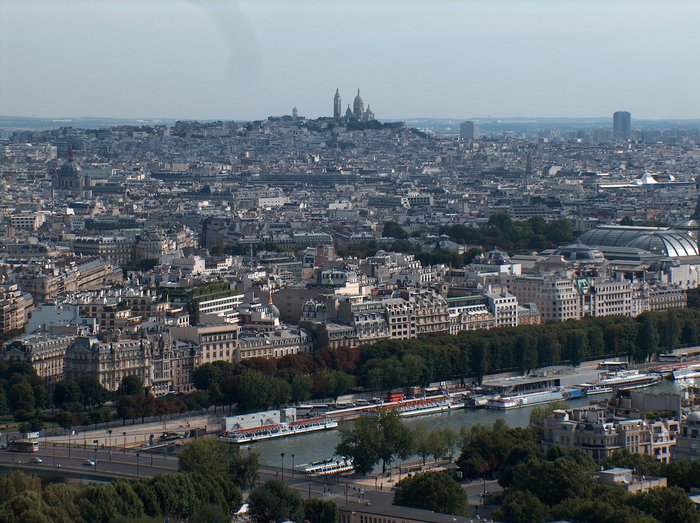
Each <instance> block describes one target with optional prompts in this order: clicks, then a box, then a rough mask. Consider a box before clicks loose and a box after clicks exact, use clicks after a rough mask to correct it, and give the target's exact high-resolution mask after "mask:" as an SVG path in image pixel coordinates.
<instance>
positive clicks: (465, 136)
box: [459, 121, 480, 140]
mask: <svg viewBox="0 0 700 523" xmlns="http://www.w3.org/2000/svg"><path fill="white" fill-rule="evenodd" d="M479 136H480V133H479V122H473V121H466V122H464V123H461V124H459V137H460V138H461V139H462V140H478V139H479Z"/></svg>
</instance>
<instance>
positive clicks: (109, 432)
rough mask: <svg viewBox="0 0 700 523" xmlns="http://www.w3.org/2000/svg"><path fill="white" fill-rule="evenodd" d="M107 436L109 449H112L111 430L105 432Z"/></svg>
mask: <svg viewBox="0 0 700 523" xmlns="http://www.w3.org/2000/svg"><path fill="white" fill-rule="evenodd" d="M107 434H109V448H110V449H111V448H112V429H109V430H107Z"/></svg>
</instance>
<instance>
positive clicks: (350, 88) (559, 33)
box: [0, 0, 700, 120]
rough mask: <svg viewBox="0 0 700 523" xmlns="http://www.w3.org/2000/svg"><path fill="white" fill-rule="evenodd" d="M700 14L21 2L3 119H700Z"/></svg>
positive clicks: (575, 5) (2, 89)
mask: <svg viewBox="0 0 700 523" xmlns="http://www.w3.org/2000/svg"><path fill="white" fill-rule="evenodd" d="M697 15H700V6H698V5H696V4H694V3H691V2H685V1H678V2H673V3H671V4H670V5H669V4H668V3H662V2H658V1H646V2H628V1H621V2H616V3H615V4H614V5H608V4H606V3H604V2H585V3H584V2H567V3H566V5H562V4H561V3H555V2H549V1H533V2H527V3H516V2H499V3H498V4H497V5H493V4H491V3H486V2H478V1H474V2H463V3H458V2H449V1H445V2H437V3H428V2H421V1H412V2H402V3H398V2H382V3H381V5H375V4H372V3H369V2H353V3H346V2H334V3H327V2H317V1H303V2H294V3H285V2H274V1H271V2H265V3H259V2H258V3H255V2H250V1H242V2H233V3H226V4H224V3H219V2H212V1H199V2H186V1H178V2H167V3H166V2H160V1H155V0H153V1H149V2H145V3H138V4H137V3H131V4H130V3H129V2H126V3H124V2H120V3H118V4H117V3H101V4H99V5H93V4H91V3H88V2H85V1H82V0H75V1H69V2H61V3H60V5H54V4H53V3H49V2H32V3H31V4H29V5H27V3H26V2H17V1H13V0H8V1H5V2H3V3H2V4H0V53H1V54H0V56H1V58H2V59H1V60H0V74H1V75H2V76H3V78H4V80H5V81H4V82H3V85H2V86H0V114H4V115H17V116H36V117H54V118H59V117H81V116H84V117H115V118H131V117H138V118H179V119H233V120H254V119H261V118H265V117H267V116H269V115H280V114H291V111H292V107H294V106H296V107H297V108H298V110H299V114H300V115H303V116H307V117H309V118H316V117H319V116H332V114H333V113H332V96H333V93H335V90H336V88H339V89H340V93H341V95H343V97H344V99H345V100H347V101H350V99H351V97H352V96H354V93H355V92H356V90H357V89H358V88H360V89H361V90H362V93H363V96H366V98H367V99H368V100H371V101H372V107H373V109H374V111H375V112H376V116H377V118H379V119H383V120H391V119H400V118H455V119H460V118H486V117H488V116H494V117H496V116H502V117H508V116H510V117H543V118H548V117H572V118H573V117H601V116H605V115H609V114H612V113H613V112H615V111H618V110H627V111H630V112H631V113H632V114H633V115H634V116H635V118H639V119H692V118H698V117H700V102H699V101H698V100H697V97H696V96H695V94H694V92H693V86H695V85H697V84H698V80H700V73H698V71H697V70H696V69H695V68H693V67H690V65H691V64H690V63H689V61H688V58H687V57H689V56H693V55H694V54H696V53H697V52H698V51H700V38H699V37H698V36H697V34H696V32H695V31H694V25H693V23H692V20H694V19H697ZM49 51H50V52H49ZM346 105H347V102H346V103H344V107H343V110H344V109H345V106H346Z"/></svg>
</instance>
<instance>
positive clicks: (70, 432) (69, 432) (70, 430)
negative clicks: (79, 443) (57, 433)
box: [68, 427, 73, 458]
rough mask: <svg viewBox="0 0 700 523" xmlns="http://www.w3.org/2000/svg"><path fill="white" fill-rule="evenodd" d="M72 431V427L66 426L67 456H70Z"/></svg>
mask: <svg viewBox="0 0 700 523" xmlns="http://www.w3.org/2000/svg"><path fill="white" fill-rule="evenodd" d="M72 433H73V427H68V457H69V458H70V435H71V434H72Z"/></svg>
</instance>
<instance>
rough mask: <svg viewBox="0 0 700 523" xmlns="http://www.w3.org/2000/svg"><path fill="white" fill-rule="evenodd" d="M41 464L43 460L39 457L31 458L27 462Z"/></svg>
mask: <svg viewBox="0 0 700 523" xmlns="http://www.w3.org/2000/svg"><path fill="white" fill-rule="evenodd" d="M43 462H44V460H43V459H41V458H40V457H39V456H32V457H31V458H29V461H27V463H43Z"/></svg>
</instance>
